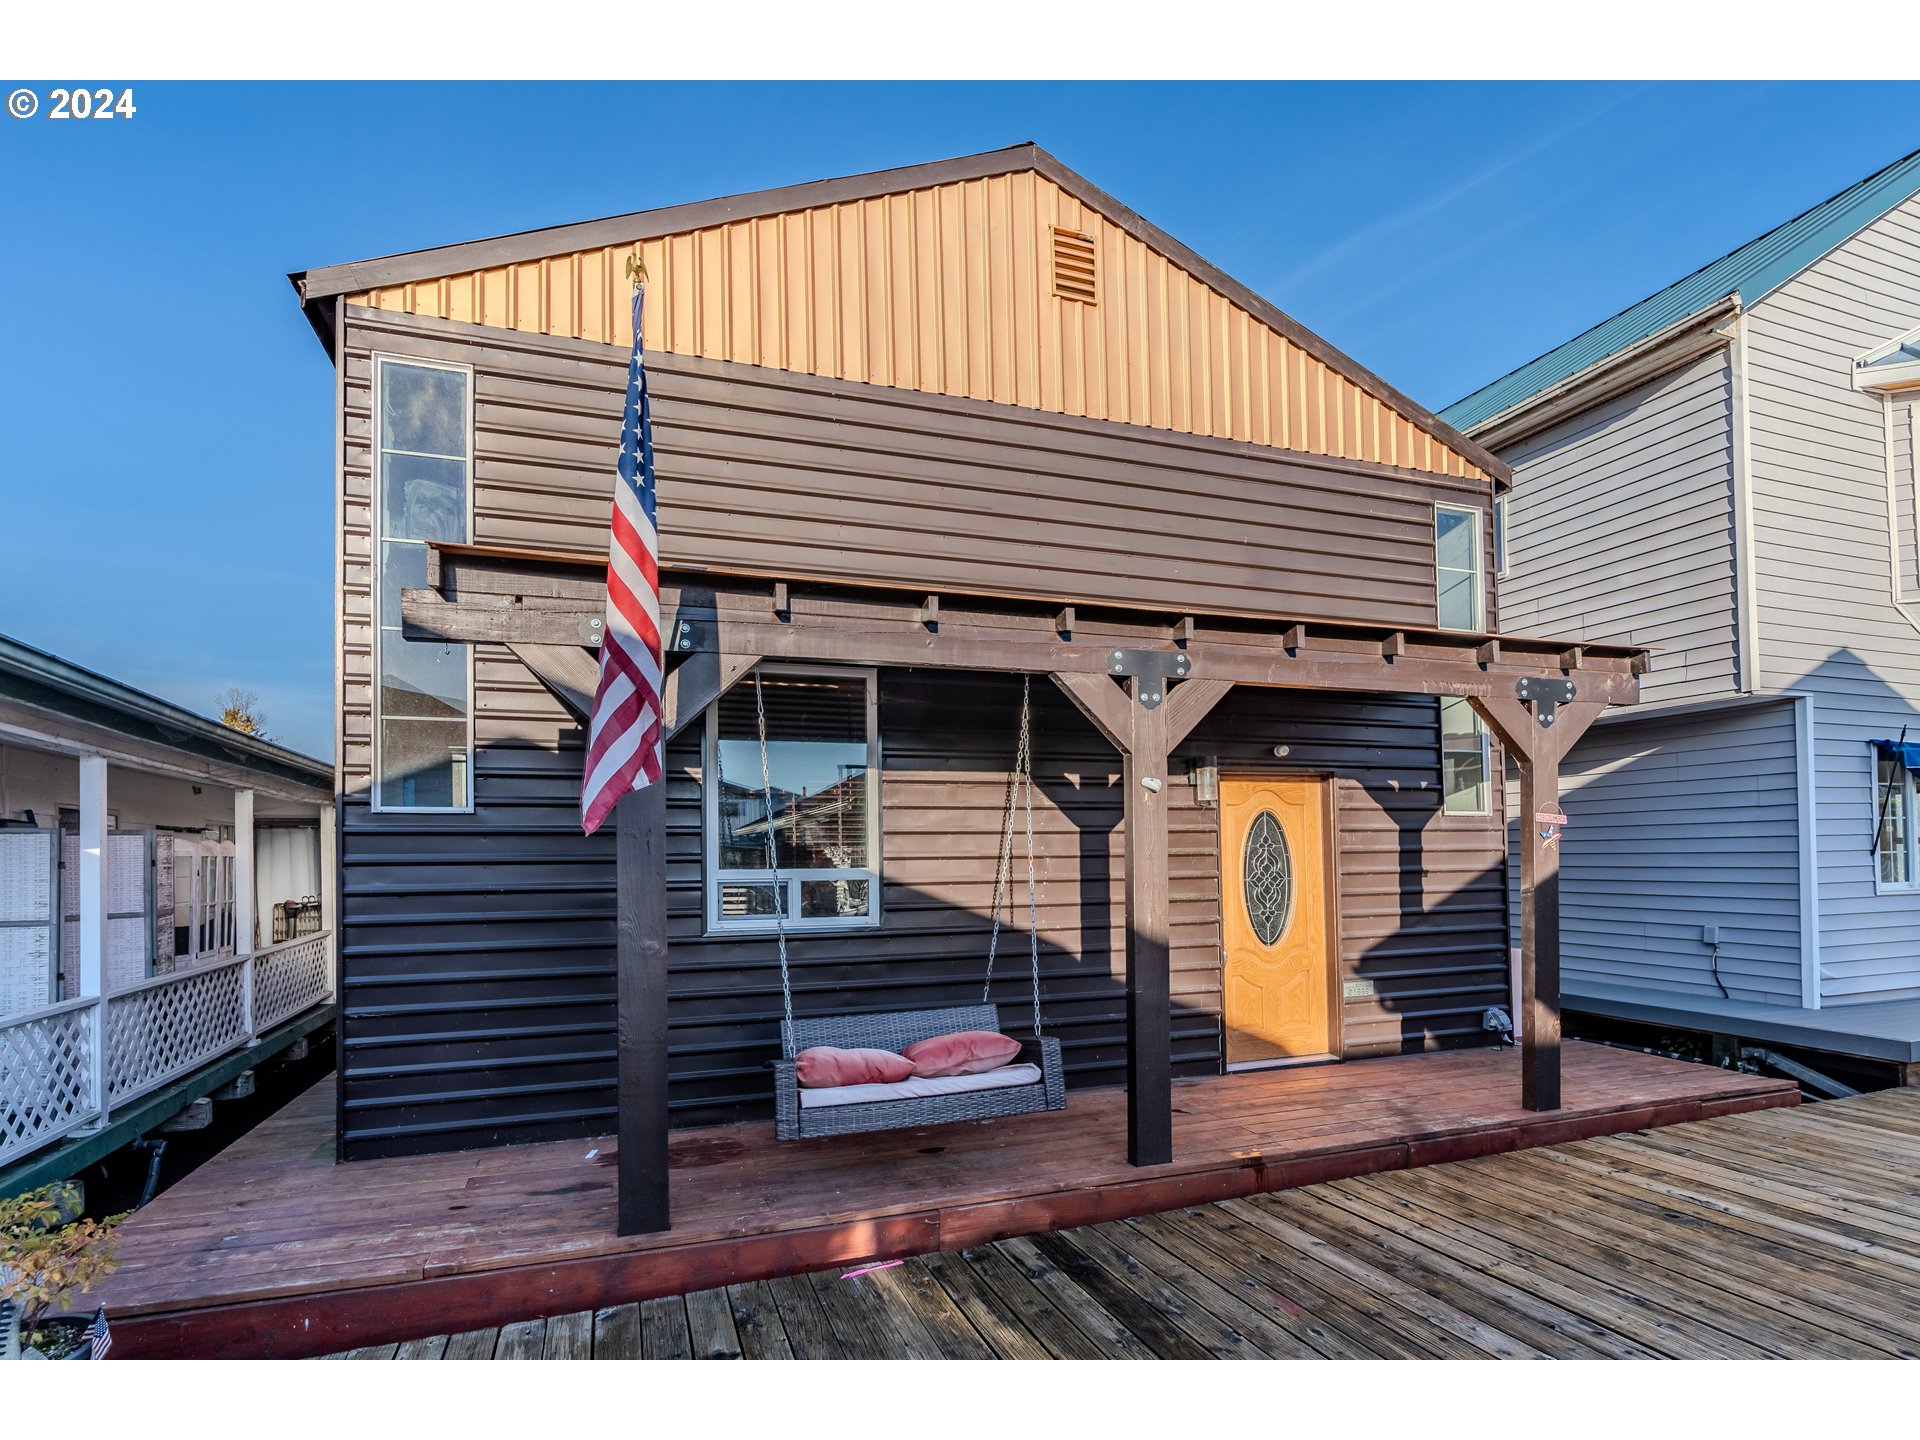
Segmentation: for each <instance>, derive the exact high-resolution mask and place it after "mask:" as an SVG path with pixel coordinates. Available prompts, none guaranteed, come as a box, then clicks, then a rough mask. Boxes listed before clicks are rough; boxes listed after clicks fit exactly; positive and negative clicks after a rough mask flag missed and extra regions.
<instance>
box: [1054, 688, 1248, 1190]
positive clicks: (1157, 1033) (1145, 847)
mask: <svg viewBox="0 0 1920 1440" xmlns="http://www.w3.org/2000/svg"><path fill="white" fill-rule="evenodd" d="M1053 682H1054V684H1056V685H1058V686H1059V687H1060V688H1061V690H1063V691H1064V692H1065V693H1066V695H1067V698H1068V699H1070V700H1072V701H1073V703H1074V704H1075V705H1076V706H1077V707H1078V708H1079V710H1080V713H1081V714H1083V715H1085V716H1086V717H1087V719H1089V720H1091V721H1092V722H1093V725H1094V728H1095V729H1096V730H1098V731H1099V732H1100V733H1101V734H1102V735H1104V736H1105V737H1106V738H1107V741H1108V743H1109V744H1111V745H1112V746H1113V747H1114V749H1116V750H1118V751H1119V752H1120V757H1121V782H1120V783H1121V788H1122V790H1123V792H1124V794H1123V797H1122V803H1123V805H1124V807H1125V816H1126V820H1125V835H1126V843H1127V872H1126V882H1125V890H1124V893H1125V896H1126V907H1127V911H1126V921H1125V923H1126V932H1127V1163H1128V1164H1131V1165H1165V1164H1167V1163H1169V1162H1170V1161H1171V1160H1172V1159H1173V977H1172V973H1171V962H1170V930H1171V923H1170V918H1169V912H1170V908H1171V907H1170V902H1169V895H1168V882H1167V869H1168V866H1167V849H1168V846H1167V759H1168V757H1169V756H1170V755H1171V754H1172V752H1173V750H1174V747H1176V746H1177V745H1179V744H1180V742H1181V741H1182V740H1184V739H1186V738H1187V736H1188V734H1189V733H1190V732H1191V731H1192V730H1193V727H1194V726H1196V725H1198V724H1199V723H1200V721H1201V720H1203V719H1205V718H1206V715H1207V713H1208V712H1209V711H1210V710H1212V709H1213V707H1214V706H1215V705H1216V704H1218V703H1219V702H1220V700H1221V698H1222V697H1224V696H1225V695H1226V694H1227V692H1228V691H1229V690H1231V689H1232V688H1233V686H1232V685H1231V684H1230V683H1229V682H1227V681H1225V680H1191V679H1190V680H1183V681H1181V682H1180V683H1179V684H1178V685H1174V686H1172V687H1170V688H1169V687H1168V686H1167V684H1166V682H1165V681H1164V680H1161V679H1158V678H1150V679H1145V680H1142V679H1140V678H1137V677H1136V678H1130V679H1129V680H1128V681H1127V688H1126V690H1125V691H1124V692H1123V691H1121V690H1120V689H1118V688H1117V687H1116V686H1115V685H1114V683H1113V681H1112V680H1110V679H1108V678H1107V677H1106V676H1105V675H1081V674H1071V673H1064V672H1063V673H1056V674H1055V675H1054V677H1053ZM1143 684H1144V685H1149V686H1151V687H1152V688H1153V690H1154V691H1155V692H1156V693H1158V694H1162V695H1164V697H1165V699H1164V702H1163V703H1160V704H1157V705H1155V706H1152V707H1149V706H1146V705H1143V704H1142V703H1140V690H1141V686H1142V685H1143ZM1148 782H1152V783H1151V784H1149V783H1148Z"/></svg>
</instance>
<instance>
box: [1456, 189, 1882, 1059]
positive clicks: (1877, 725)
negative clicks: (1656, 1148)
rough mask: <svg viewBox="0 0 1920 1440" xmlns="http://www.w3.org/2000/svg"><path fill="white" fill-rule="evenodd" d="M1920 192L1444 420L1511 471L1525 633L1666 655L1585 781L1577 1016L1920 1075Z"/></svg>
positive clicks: (1758, 261) (1802, 238)
mask: <svg viewBox="0 0 1920 1440" xmlns="http://www.w3.org/2000/svg"><path fill="white" fill-rule="evenodd" d="M1917 192H1920V155H1911V156H1908V157H1907V158H1905V159H1903V160H1900V161H1898V162H1897V163H1895V164H1893V165H1890V166H1888V167H1887V168H1886V169H1885V170H1883V171H1881V172H1880V173H1878V174H1876V175H1874V176H1872V177H1870V178H1869V179H1867V180H1864V181H1862V182H1860V183H1859V184H1857V185H1855V186H1853V187H1852V188H1850V189H1848V190H1846V191H1845V192H1843V193H1842V194H1840V195H1837V196H1835V197H1834V198H1832V199H1831V200H1828V201H1826V202H1825V203H1823V204H1821V205H1818V206H1815V207H1814V208H1813V209H1811V210H1809V211H1807V212H1806V213H1805V214H1804V215H1801V216H1799V217H1798V218H1796V219H1794V220H1791V221H1789V222H1787V223H1786V224H1784V225H1782V226H1780V227H1779V228H1778V229H1776V230H1772V231H1770V232H1768V233H1767V234H1765V235H1762V236H1761V237H1759V238H1758V239H1756V240H1754V241H1752V242H1751V243H1749V244H1747V245H1743V246H1741V247H1740V248H1739V249H1738V250H1735V251H1734V252H1733V253H1731V254H1729V255H1726V256H1724V257H1722V258H1721V259H1719V260H1716V261H1714V262H1713V263H1712V264H1711V265H1708V266H1706V267H1704V268H1703V269H1701V270H1698V271H1696V272H1694V273H1693V274H1692V275H1689V276H1688V277H1687V278H1685V279H1684V280H1681V281H1679V282H1677V283H1676V284H1674V285H1672V286H1670V287H1668V288H1667V289H1665V290H1662V291H1661V292H1659V293H1658V294H1656V295H1654V296H1652V297H1650V298H1649V299H1647V300H1644V301H1642V302H1641V303H1639V304H1638V305H1635V306H1633V307H1632V308H1630V309H1628V310H1626V311H1624V312H1622V313H1621V314H1619V315H1616V316H1614V317H1613V318H1612V319H1610V320H1607V321H1605V322H1604V323H1602V324H1600V325H1597V326H1595V327H1594V328H1593V329H1591V330H1589V331H1586V332H1585V333H1583V334H1581V335H1579V336H1576V337H1575V338H1574V339H1572V340H1570V341H1568V342H1567V343H1566V344H1564V345H1561V346H1560V347H1558V348H1557V349H1555V350H1553V351H1551V352H1549V353H1548V354H1546V355H1543V356H1541V357H1540V358H1539V359H1537V360H1534V361H1532V362H1531V363H1530V364H1527V365H1525V366H1522V367H1521V368H1520V369H1518V370H1516V371H1514V372H1513V373H1512V374H1511V375H1508V376H1506V377H1505V378H1504V379H1501V380H1498V381H1496V382H1494V383H1493V384H1491V385H1489V386H1487V387H1485V388H1484V389H1482V390H1480V391H1477V392H1475V393H1474V394H1472V395H1469V396H1467V397H1466V398H1464V399H1462V400H1460V401H1459V402H1457V403H1456V404H1454V405H1452V406H1451V407H1449V408H1448V409H1446V410H1445V411H1443V412H1442V418H1444V419H1446V420H1448V421H1449V422H1451V423H1452V424H1454V425H1456V426H1458V427H1459V428H1461V429H1462V430H1464V431H1466V432H1467V433H1468V434H1470V435H1473V436H1474V437H1475V438H1477V439H1479V440H1480V441H1482V442H1483V443H1484V444H1486V445H1488V446H1489V447H1490V448H1492V449H1493V450H1495V451H1496V452H1498V453H1499V454H1500V455H1501V457H1502V458H1503V459H1505V460H1506V461H1508V463H1509V464H1511V465H1512V467H1513V471H1514V483H1513V489H1512V491H1511V493H1510V494H1509V495H1508V496H1507V497H1506V498H1505V499H1504V500H1503V501H1502V502H1501V505H1500V512H1501V515H1500V518H1501V521H1502V522H1503V523H1502V525H1501V532H1502V542H1501V553H1500V559H1499V562H1498V565H1499V568H1500V569H1501V571H1502V577H1503V578H1502V582H1501V594H1502V614H1501V618H1502V621H1503V622H1504V623H1505V625H1506V626H1507V628H1509V629H1511V630H1514V631H1518V632H1520V633H1553V634H1568V635H1574V636H1577V637H1581V638H1584V639H1587V640H1606V641H1610V642H1616V643H1618V642H1632V643H1635V644H1643V645H1648V646H1651V647H1653V648H1654V651H1655V654H1654V659H1653V666H1652V669H1651V671H1650V673H1649V674H1648V675H1647V676H1646V679H1645V687H1644V692H1643V693H1644V699H1645V702H1646V703H1645V704H1643V705H1642V706H1641V707H1640V708H1638V709H1637V710H1635V711H1633V712H1631V713H1620V714H1615V715H1613V716H1609V717H1607V718H1606V719H1605V720H1604V721H1603V722H1602V723H1601V724H1599V725H1597V726H1596V727H1595V728H1594V729H1593V730H1592V731H1590V732H1589V734H1588V735H1587V736H1586V738H1585V739H1584V740H1583V741H1582V742H1581V744H1580V745H1579V746H1578V747H1577V748H1576V749H1575V750H1574V752H1573V754H1572V756H1571V757H1570V759H1569V762H1568V764H1567V766H1566V768H1565V771H1564V775H1563V778H1564V782H1565V788H1566V804H1565V809H1566V812H1567V814H1568V816H1569V817H1570V820H1571V825H1570V826H1569V829H1568V834H1567V838H1566V843H1565V851H1566V854H1565V859H1564V862H1563V863H1564V871H1563V880H1562V884H1563V893H1562V914H1563V916H1564V928H1565V952H1564V953H1565V965H1566V974H1565V993H1566V997H1567V1004H1568V1006H1569V1008H1570V1009H1577V1010H1587V1011H1593V1012H1596V1013H1600V1014H1605V1015H1610V1016H1614V1017H1616V1018H1620V1019H1629V1020H1641V1021H1651V1022H1657V1023H1662V1024H1671V1025H1680V1026H1685V1027H1687V1028H1692V1029H1696V1030H1701V1031H1710V1032H1714V1033H1719V1034H1726V1035H1733V1036H1739V1037H1743V1038H1747V1039H1751V1040H1757V1041H1771V1042H1775V1043H1780V1044H1790V1045H1793V1044H1797V1045H1805V1046H1808V1047H1810V1048H1815V1049H1821V1050H1829V1051H1834V1052H1837V1053H1842V1054H1850V1055H1855V1056H1866V1057H1871V1058H1873V1059H1876V1060H1888V1061H1894V1062H1897V1063H1903V1064H1906V1063H1912V1062H1914V1061H1920V863H1917V857H1916V839H1915V795H1914V765H1915V763H1916V757H1920V745H1916V744H1915V742H1916V741H1920V541H1917V540H1916V531H1915V489H1914V486H1915V476H1914V455H1915V449H1914V435H1915V414H1914V412H1915V402H1916V400H1920V340H1917V339H1916V337H1917V336H1920V193H1917ZM1903 739H1904V740H1905V742H1906V748H1904V749H1903V748H1901V746H1900V743H1899V742H1901V741H1902V740H1903ZM1882 742H1889V743H1882Z"/></svg>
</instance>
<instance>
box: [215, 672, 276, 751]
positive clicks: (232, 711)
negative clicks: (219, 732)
mask: <svg viewBox="0 0 1920 1440" xmlns="http://www.w3.org/2000/svg"><path fill="white" fill-rule="evenodd" d="M219 705H220V723H221V724H222V725H225V726H226V727H227V728H228V729H230V730H238V731H239V732H240V733H241V734H242V735H251V736H253V737H254V738H255V739H257V740H267V739H270V738H272V737H270V736H269V735H268V734H267V715H266V712H265V711H264V710H262V709H261V708H260V697H259V696H258V695H256V694H254V693H253V691H251V690H242V689H241V688H240V687H239V686H238V685H234V686H230V687H229V688H228V690H227V693H226V694H224V695H222V696H221V697H220V700H219Z"/></svg>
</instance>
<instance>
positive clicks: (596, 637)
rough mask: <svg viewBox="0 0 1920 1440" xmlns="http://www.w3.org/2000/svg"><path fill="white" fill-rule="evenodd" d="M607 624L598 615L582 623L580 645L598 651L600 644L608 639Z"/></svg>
mask: <svg viewBox="0 0 1920 1440" xmlns="http://www.w3.org/2000/svg"><path fill="white" fill-rule="evenodd" d="M606 634H607V622H606V621H604V620H602V619H601V618H600V617H599V616H598V615H596V616H594V617H593V618H592V619H591V620H582V621H581V622H580V643H581V644H582V645H585V646H586V647H587V648H588V649H590V650H598V649H599V648H600V642H601V641H602V640H603V639H605V638H606Z"/></svg>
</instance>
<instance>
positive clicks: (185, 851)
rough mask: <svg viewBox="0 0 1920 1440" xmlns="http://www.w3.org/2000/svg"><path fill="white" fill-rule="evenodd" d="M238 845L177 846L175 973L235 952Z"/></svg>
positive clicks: (184, 841) (187, 841)
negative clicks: (236, 855)
mask: <svg viewBox="0 0 1920 1440" xmlns="http://www.w3.org/2000/svg"><path fill="white" fill-rule="evenodd" d="M234 853H235V852H234V843H233V841H231V840H207V839H196V838H191V837H188V836H185V835H179V836H175V837H174V842H173V927H174V928H173V959H174V965H175V967H176V968H179V967H183V966H188V965H192V964H194V963H196V962H198V961H200V960H204V959H207V958H209V957H211V956H219V955H231V954H232V953H233V949H234V936H235V935H236V934H237V931H236V929H235V925H234V903H233V901H234V889H233V885H234Z"/></svg>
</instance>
